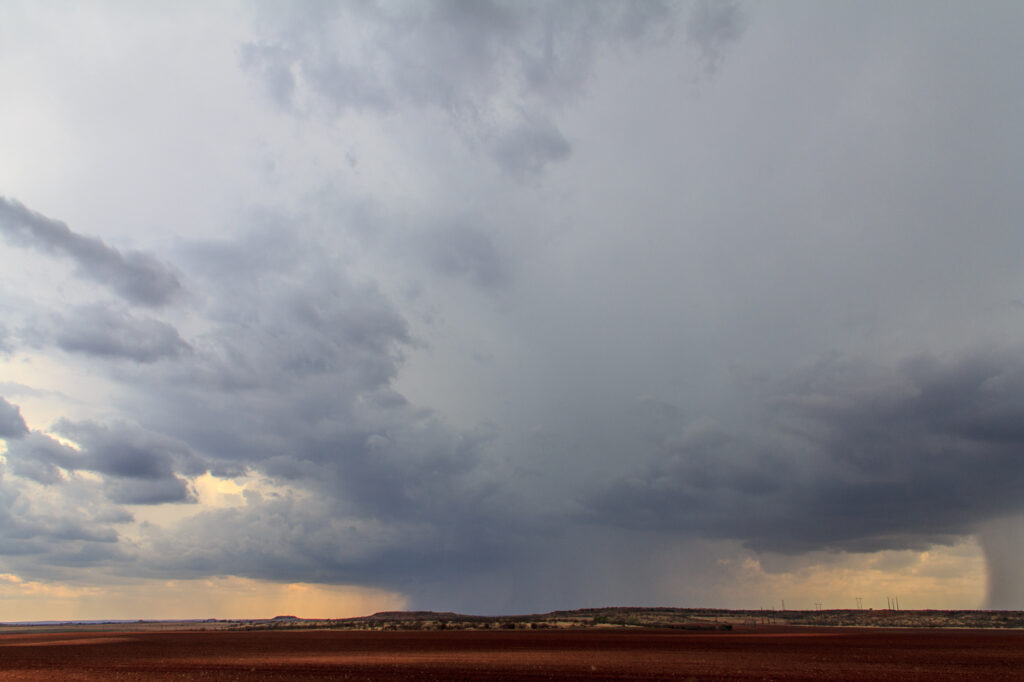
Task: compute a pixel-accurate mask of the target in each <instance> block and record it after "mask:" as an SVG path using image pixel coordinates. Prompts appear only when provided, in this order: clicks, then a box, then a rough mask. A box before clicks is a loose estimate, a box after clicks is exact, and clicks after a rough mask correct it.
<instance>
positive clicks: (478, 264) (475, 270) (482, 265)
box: [420, 224, 509, 289]
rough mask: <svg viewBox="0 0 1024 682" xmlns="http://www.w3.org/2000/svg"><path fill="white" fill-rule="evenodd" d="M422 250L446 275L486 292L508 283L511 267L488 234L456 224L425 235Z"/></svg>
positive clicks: (435, 266)
mask: <svg viewBox="0 0 1024 682" xmlns="http://www.w3.org/2000/svg"><path fill="white" fill-rule="evenodd" d="M420 248H421V250H423V251H424V252H426V253H427V254H428V258H429V260H430V263H431V265H432V266H433V267H434V269H435V270H436V271H437V272H439V273H441V274H443V275H446V276H449V277H456V278H462V279H465V280H466V281H468V282H470V283H471V284H473V285H475V286H478V287H482V288H485V289H494V288H498V287H501V286H503V285H505V284H506V283H507V281H508V277H509V274H508V267H507V265H506V263H505V261H504V258H503V256H502V254H501V252H500V251H499V250H498V248H497V247H496V246H495V245H494V241H493V240H492V239H491V237H490V236H489V235H488V234H487V232H485V231H483V230H481V229H478V228H476V227H472V226H470V225H464V224H456V225H452V226H449V227H444V228H440V229H436V230H431V231H429V232H427V233H426V234H424V235H423V237H422V243H421V245H420Z"/></svg>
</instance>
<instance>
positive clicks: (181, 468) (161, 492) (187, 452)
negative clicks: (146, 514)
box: [6, 419, 209, 504]
mask: <svg viewBox="0 0 1024 682" xmlns="http://www.w3.org/2000/svg"><path fill="white" fill-rule="evenodd" d="M52 428H53V430H54V432H56V433H58V434H60V435H62V436H64V437H66V438H68V439H70V440H72V441H74V442H75V443H76V444H77V445H78V446H79V448H80V449H76V448H72V447H70V446H68V445H65V444H64V443H61V442H59V441H58V440H56V439H55V438H53V437H51V436H49V435H46V434H44V433H41V432H38V431H31V432H29V433H27V434H25V435H22V436H20V437H18V438H17V439H10V440H8V441H7V456H6V457H7V464H8V466H9V467H10V470H11V471H12V472H13V473H14V474H17V475H18V476H21V477H24V478H28V479H32V480H34V481H36V482H38V483H42V484H44V485H59V484H64V483H65V482H66V481H67V477H66V476H65V475H64V473H62V472H69V473H73V472H76V471H91V472H95V473H97V474H103V476H104V480H103V483H102V485H101V489H102V492H103V494H104V496H105V497H106V498H107V499H109V500H111V501H113V502H115V503H118V504H160V503H163V502H188V501H194V498H195V494H194V492H193V491H192V490H191V489H190V488H189V486H188V485H187V482H186V481H185V480H184V479H183V478H181V477H180V476H179V475H178V474H183V475H188V476H196V475H199V474H202V473H203V472H205V471H207V469H208V468H209V467H208V466H207V465H206V463H205V462H204V461H203V460H202V459H201V458H200V457H198V456H197V455H196V454H195V453H194V452H192V450H191V449H189V447H188V446H187V445H185V444H184V443H182V442H180V441H177V440H175V439H172V438H170V437H167V436H163V435H160V434H155V433H152V432H148V431H145V430H143V429H141V428H139V427H137V426H132V425H129V424H125V423H115V424H111V425H103V424H97V423H94V422H72V421H70V420H67V419H61V420H59V421H58V422H57V423H56V424H54V425H53V427H52Z"/></svg>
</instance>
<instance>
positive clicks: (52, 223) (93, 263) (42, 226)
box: [0, 197, 182, 306]
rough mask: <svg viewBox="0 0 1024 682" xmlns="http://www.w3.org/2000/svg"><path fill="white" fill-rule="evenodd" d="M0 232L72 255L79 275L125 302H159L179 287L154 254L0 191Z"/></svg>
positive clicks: (149, 303) (25, 243)
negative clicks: (85, 231)
mask: <svg viewBox="0 0 1024 682" xmlns="http://www.w3.org/2000/svg"><path fill="white" fill-rule="evenodd" d="M0 232H2V233H3V234H4V235H5V236H7V237H8V238H9V239H12V240H14V241H15V242H16V243H21V244H24V245H26V246H31V247H34V248H37V249H40V250H42V251H47V252H50V253H58V254H61V255H64V256H67V257H69V258H71V259H72V260H73V261H74V262H75V264H76V265H77V266H78V270H79V272H80V273H81V274H82V275H83V276H85V277H88V278H89V279H92V280H94V281H96V282H99V283H100V284H104V285H106V286H109V287H111V288H112V289H113V290H114V291H116V292H117V293H118V295H120V296H121V297H122V298H124V299H125V300H126V301H128V302H130V303H135V304H138V305H145V306H161V305H165V304H167V303H168V302H170V301H171V300H172V299H174V298H175V297H176V296H177V295H178V294H179V293H180V292H181V290H182V287H181V283H180V282H179V281H178V277H177V275H175V274H174V272H173V271H172V270H171V269H170V268H168V267H167V266H166V265H165V264H163V263H161V262H160V261H158V260H157V259H156V258H154V257H153V256H151V255H149V254H147V253H143V252H141V251H128V252H126V253H122V252H120V251H118V250H117V249H114V248H112V247H110V246H107V245H106V244H104V243H103V241H102V240H100V239H97V238H95V237H86V236H83V235H80V234H78V233H76V232H73V231H72V230H71V229H69V228H68V226H67V225H65V224H64V223H62V222H60V221H57V220H51V219H50V218H47V217H46V216H43V215H41V214H39V213H36V212H34V211H31V210H29V209H28V208H26V207H25V206H24V205H22V204H21V203H19V202H17V201H15V200H13V199H5V198H3V197H0Z"/></svg>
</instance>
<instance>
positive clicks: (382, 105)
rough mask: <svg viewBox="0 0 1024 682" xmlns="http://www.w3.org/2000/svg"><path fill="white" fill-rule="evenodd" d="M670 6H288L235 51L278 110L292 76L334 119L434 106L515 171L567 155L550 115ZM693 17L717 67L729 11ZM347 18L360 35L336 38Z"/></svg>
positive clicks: (652, 29) (656, 34)
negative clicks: (264, 32)
mask: <svg viewBox="0 0 1024 682" xmlns="http://www.w3.org/2000/svg"><path fill="white" fill-rule="evenodd" d="M677 9H678V8H677V7H676V6H674V5H672V4H668V3H664V2H660V1H658V0H645V1H643V2H631V3H617V2H559V3H547V4H544V3H515V2H512V3H505V2H491V1H483V2H459V1H448V0H439V1H436V2H428V3H419V4H414V5H396V4H389V3H364V4H360V5H346V6H340V5H339V6H329V5H322V4H317V3H304V4H293V5H289V6H288V7H287V9H281V8H278V7H274V8H272V9H271V11H270V12H269V13H268V16H267V17H266V23H267V24H268V25H272V26H273V27H274V29H273V31H271V35H269V36H268V37H267V38H266V39H265V40H263V41H261V42H254V43H250V44H248V45H245V46H243V48H242V63H243V65H244V66H245V67H247V68H249V69H251V70H252V71H255V72H256V73H258V74H259V75H260V76H262V78H263V80H264V81H265V83H266V85H267V88H268V90H269V92H270V94H271V97H272V98H273V99H274V100H275V101H277V102H278V103H280V104H284V105H286V106H289V107H297V108H301V107H302V106H304V105H303V104H301V102H304V101H305V100H303V99H302V98H301V97H299V94H300V93H299V87H298V81H301V82H302V83H304V84H305V86H306V87H308V88H309V90H310V91H311V92H312V93H313V94H315V96H317V97H319V98H321V99H322V101H323V102H325V103H326V104H327V105H328V107H329V108H330V109H331V110H332V111H333V112H335V113H338V114H343V113H344V112H346V111H356V112H378V113H379V112H385V111H390V110H392V109H396V108H399V107H405V106H409V105H411V106H414V107H424V106H426V107H436V108H438V109H440V110H442V111H444V112H446V113H447V114H448V115H449V116H450V120H451V123H452V125H453V126H454V128H455V129H456V131H458V132H459V134H460V135H461V136H463V137H464V139H466V141H467V142H468V143H469V144H471V145H473V146H477V147H478V148H480V149H482V150H483V151H484V152H485V153H486V154H487V155H488V156H489V157H490V158H491V160H492V161H494V162H495V163H496V164H497V165H498V166H499V167H501V168H502V169H503V170H505V171H507V172H508V173H510V174H511V175H513V176H516V177H524V176H527V175H535V174H537V173H539V172H541V171H542V170H543V169H544V168H545V167H546V166H547V165H548V164H550V163H552V162H557V161H563V160H565V159H567V158H568V157H569V155H570V152H571V150H572V147H571V144H570V142H569V141H568V139H567V138H566V136H565V134H564V133H563V132H562V131H561V130H560V129H559V128H558V127H557V125H556V124H555V123H554V122H553V120H552V118H551V117H550V115H549V110H553V109H557V108H558V107H560V106H561V104H562V103H563V102H565V101H566V100H567V99H569V98H571V97H573V96H575V95H576V94H577V93H578V92H579V91H580V90H581V89H582V88H583V87H584V83H585V81H586V79H587V78H588V77H589V75H590V73H591V68H592V62H593V61H594V59H595V54H596V53H597V52H598V51H599V50H602V49H608V48H611V49H614V48H618V47H620V46H624V45H625V46H631V47H639V46H643V45H645V44H647V43H650V42H652V41H657V40H660V39H662V38H664V37H665V36H666V35H668V34H670V33H671V32H672V30H673V26H674V24H675V22H676V14H677ZM698 14H699V16H697V18H696V19H695V20H694V21H696V25H697V28H696V29H694V30H692V31H691V32H692V33H693V34H694V37H695V39H696V40H698V42H699V44H700V45H701V49H702V50H703V51H704V53H705V54H706V55H707V54H713V55H714V59H715V62H716V63H717V62H718V61H720V58H721V52H722V49H723V48H724V46H725V44H726V43H727V42H729V41H730V40H732V39H734V38H735V37H736V30H735V29H731V28H730V25H731V23H735V17H736V16H738V10H736V8H735V7H733V8H732V9H731V10H730V11H729V12H717V11H714V10H713V9H709V8H706V7H703V8H702V7H698ZM702 17H703V18H702ZM355 24H361V25H364V26H366V27H368V30H367V31H366V32H365V33H363V34H361V35H353V34H351V33H347V32H346V30H347V29H349V28H350V27H351V26H352V25H355ZM367 56H369V58H367Z"/></svg>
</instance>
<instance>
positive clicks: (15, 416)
mask: <svg viewBox="0 0 1024 682" xmlns="http://www.w3.org/2000/svg"><path fill="white" fill-rule="evenodd" d="M27 433H28V427H27V426H26V425H25V420H24V419H22V417H21V410H20V409H19V408H18V406H17V405H12V404H10V403H9V402H7V401H6V400H5V399H4V398H0V438H21V437H22V436H24V435H26V434H27Z"/></svg>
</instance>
